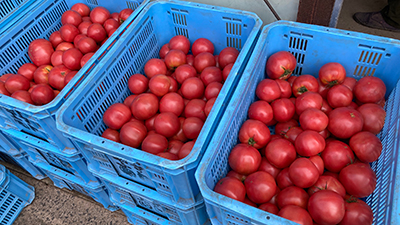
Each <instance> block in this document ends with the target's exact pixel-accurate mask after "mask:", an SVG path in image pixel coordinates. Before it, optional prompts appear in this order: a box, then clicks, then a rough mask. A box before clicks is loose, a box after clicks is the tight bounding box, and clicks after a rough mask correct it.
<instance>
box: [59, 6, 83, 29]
mask: <svg viewBox="0 0 400 225" xmlns="http://www.w3.org/2000/svg"><path fill="white" fill-rule="evenodd" d="M81 22H82V16H81V14H79V13H78V12H77V11H75V10H67V11H65V12H64V13H63V14H62V16H61V24H62V25H65V24H67V23H69V24H72V25H74V26H75V27H78V26H79V24H80V23H81Z"/></svg>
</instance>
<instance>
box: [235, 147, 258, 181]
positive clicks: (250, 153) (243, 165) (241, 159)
mask: <svg viewBox="0 0 400 225" xmlns="http://www.w3.org/2000/svg"><path fill="white" fill-rule="evenodd" d="M228 162H229V166H230V167H231V168H232V169H233V170H234V171H236V172H237V173H240V174H243V175H249V174H251V173H254V172H256V171H257V169H258V167H259V166H260V164H261V154H260V152H259V151H258V150H257V149H256V148H254V147H252V146H250V145H247V144H237V145H236V146H235V147H234V148H233V149H232V151H231V153H230V154H229V157H228Z"/></svg>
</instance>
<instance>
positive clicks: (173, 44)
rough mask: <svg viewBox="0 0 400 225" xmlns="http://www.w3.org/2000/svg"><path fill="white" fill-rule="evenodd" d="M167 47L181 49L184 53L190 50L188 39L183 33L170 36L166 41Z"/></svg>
mask: <svg viewBox="0 0 400 225" xmlns="http://www.w3.org/2000/svg"><path fill="white" fill-rule="evenodd" d="M168 44H169V45H168V47H169V49H170V50H172V49H177V50H181V51H182V52H183V53H185V55H187V54H188V53H189V50H190V41H189V39H187V37H185V36H183V35H176V36H174V37H172V38H171V39H170V40H169V42H168Z"/></svg>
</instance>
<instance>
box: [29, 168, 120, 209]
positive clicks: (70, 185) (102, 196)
mask: <svg viewBox="0 0 400 225" xmlns="http://www.w3.org/2000/svg"><path fill="white" fill-rule="evenodd" d="M37 166H38V167H39V168H41V169H42V170H43V171H45V173H46V174H47V176H48V177H49V178H50V179H51V180H52V181H53V183H54V185H55V186H57V187H59V188H66V189H68V190H71V191H77V192H79V193H81V194H84V195H86V196H89V197H91V198H93V200H95V201H96V202H99V203H101V204H102V205H103V206H104V208H106V209H108V210H110V211H116V210H118V209H119V208H118V207H117V206H115V205H114V203H112V202H111V201H110V198H109V192H108V190H107V189H106V187H105V186H104V184H102V183H94V182H91V183H86V182H85V181H84V180H82V179H81V178H80V177H77V176H74V175H71V174H69V173H66V172H65V171H63V170H61V169H58V168H56V167H54V166H51V165H48V164H44V163H39V164H37Z"/></svg>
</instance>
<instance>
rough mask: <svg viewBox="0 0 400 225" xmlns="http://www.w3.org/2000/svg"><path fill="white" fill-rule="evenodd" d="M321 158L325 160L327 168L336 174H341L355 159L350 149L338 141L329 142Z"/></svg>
mask: <svg viewBox="0 0 400 225" xmlns="http://www.w3.org/2000/svg"><path fill="white" fill-rule="evenodd" d="M321 157H322V159H323V160H324V164H325V168H326V169H327V170H329V171H331V172H335V173H338V172H340V171H341V170H342V169H343V168H344V167H345V166H346V165H348V164H350V163H352V162H354V159H355V158H354V153H353V151H352V150H351V149H350V147H349V146H348V145H347V144H345V143H343V142H341V141H338V140H333V141H330V142H327V143H326V147H325V150H324V151H323V152H322V154H321Z"/></svg>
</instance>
